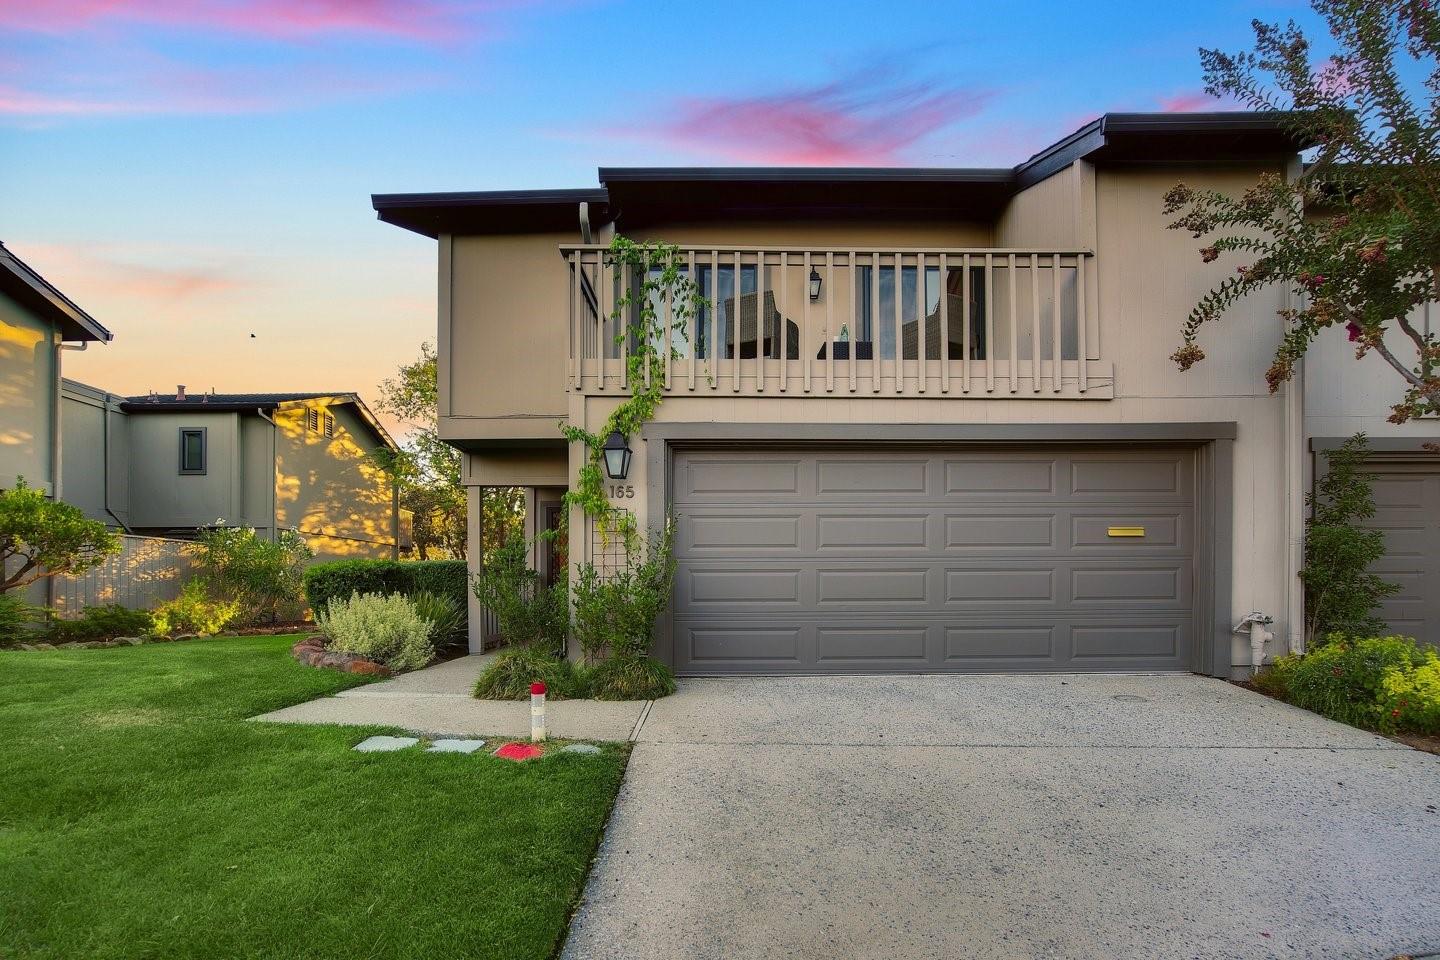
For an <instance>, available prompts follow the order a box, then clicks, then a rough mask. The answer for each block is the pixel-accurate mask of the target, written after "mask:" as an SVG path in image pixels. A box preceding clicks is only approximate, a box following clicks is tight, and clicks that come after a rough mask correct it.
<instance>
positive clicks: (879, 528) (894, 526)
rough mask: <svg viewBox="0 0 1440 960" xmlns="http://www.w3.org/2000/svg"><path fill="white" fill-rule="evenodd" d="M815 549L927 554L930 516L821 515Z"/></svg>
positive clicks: (816, 533) (817, 522)
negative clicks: (900, 551) (895, 551)
mask: <svg viewBox="0 0 1440 960" xmlns="http://www.w3.org/2000/svg"><path fill="white" fill-rule="evenodd" d="M814 524H815V547H816V549H817V550H819V551H822V552H827V551H836V550H839V551H845V550H907V551H922V552H923V551H926V549H927V547H928V546H929V542H930V537H929V526H930V515H929V514H928V513H907V514H898V515H894V514H883V513H873V514H856V513H843V514H842V513H821V514H817V515H816V516H815V518H814Z"/></svg>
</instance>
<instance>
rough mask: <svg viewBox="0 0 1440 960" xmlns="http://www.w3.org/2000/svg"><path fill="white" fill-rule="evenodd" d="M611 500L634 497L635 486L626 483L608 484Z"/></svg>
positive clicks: (631, 498)
mask: <svg viewBox="0 0 1440 960" xmlns="http://www.w3.org/2000/svg"><path fill="white" fill-rule="evenodd" d="M610 499H611V500H633V499H635V488H634V487H633V486H632V485H630V484H628V483H612V484H610Z"/></svg>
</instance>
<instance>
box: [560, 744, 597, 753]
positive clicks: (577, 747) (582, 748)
mask: <svg viewBox="0 0 1440 960" xmlns="http://www.w3.org/2000/svg"><path fill="white" fill-rule="evenodd" d="M560 752H561V753H599V752H600V748H599V747H597V746H595V744H593V743H572V744H569V745H568V746H564V747H561V748H560Z"/></svg>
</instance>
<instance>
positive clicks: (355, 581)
mask: <svg viewBox="0 0 1440 960" xmlns="http://www.w3.org/2000/svg"><path fill="white" fill-rule="evenodd" d="M469 583H470V573H469V571H468V570H467V569H466V567H465V561H464V560H371V559H356V560H336V561H333V562H331V563H317V564H315V565H314V566H312V567H310V568H309V569H308V570H306V571H305V576H304V587H305V601H306V602H307V603H308V604H309V605H310V609H311V610H313V611H314V612H315V613H317V614H318V613H320V611H322V610H324V609H325V608H326V607H327V606H329V604H330V601H331V600H335V599H337V598H338V599H340V600H345V599H348V598H349V597H350V595H351V594H353V593H403V594H405V595H406V596H414V595H415V594H418V593H433V594H435V595H436V596H441V597H448V598H450V599H452V600H454V601H455V604H456V606H457V607H458V608H459V610H460V612H461V613H462V614H464V612H465V609H466V607H465V604H466V601H467V600H468V598H469V595H470V590H469Z"/></svg>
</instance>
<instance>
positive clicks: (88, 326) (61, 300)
mask: <svg viewBox="0 0 1440 960" xmlns="http://www.w3.org/2000/svg"><path fill="white" fill-rule="evenodd" d="M0 289H5V290H6V291H8V292H9V293H10V294H11V295H12V296H14V297H15V298H16V299H17V300H19V301H20V302H21V303H22V304H24V305H25V306H27V307H29V308H30V309H31V310H34V311H35V312H36V313H38V314H39V315H40V316H42V317H44V318H45V319H46V320H48V321H49V322H51V323H53V324H54V325H55V326H56V327H58V328H59V329H60V333H61V336H62V337H63V338H64V339H66V340H80V341H87V340H96V341H99V342H100V343H109V342H110V341H111V340H114V339H115V335H114V334H113V333H111V332H110V331H109V330H106V329H105V328H104V327H103V326H101V325H100V322H99V321H98V320H96V319H95V318H94V317H92V316H90V314H88V313H86V312H85V311H84V310H82V309H81V308H80V307H79V305H78V304H76V303H75V301H73V300H71V299H70V298H69V297H67V296H65V294H63V293H61V292H60V291H59V290H58V289H57V288H56V287H55V286H54V285H53V284H51V283H50V282H49V281H48V280H46V279H45V278H44V277H42V276H40V274H39V273H37V272H36V271H35V269H34V268H32V267H31V266H30V265H29V264H27V263H26V262H25V261H24V260H21V259H20V258H19V257H17V256H15V254H13V253H11V252H10V250H9V249H8V248H6V246H5V245H4V244H3V243H0Z"/></svg>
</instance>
